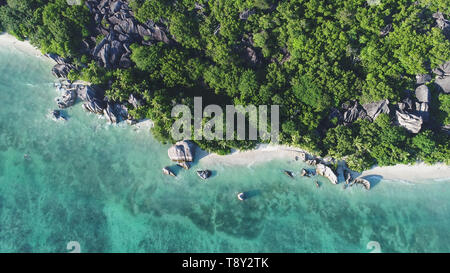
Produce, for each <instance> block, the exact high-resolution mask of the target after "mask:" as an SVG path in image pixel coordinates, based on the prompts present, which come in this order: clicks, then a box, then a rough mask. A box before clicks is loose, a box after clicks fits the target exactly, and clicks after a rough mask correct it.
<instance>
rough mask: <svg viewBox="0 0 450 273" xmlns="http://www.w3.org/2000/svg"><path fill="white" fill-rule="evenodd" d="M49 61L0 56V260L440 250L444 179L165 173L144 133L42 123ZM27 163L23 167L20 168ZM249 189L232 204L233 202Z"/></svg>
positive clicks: (270, 166) (446, 198) (255, 167)
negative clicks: (74, 253) (358, 180)
mask: <svg viewBox="0 0 450 273" xmlns="http://www.w3.org/2000/svg"><path fill="white" fill-rule="evenodd" d="M50 69H51V63H50V62H49V61H48V60H46V59H44V58H42V57H41V58H39V57H36V56H33V55H30V54H27V53H25V52H22V51H20V50H17V49H15V48H10V47H6V48H5V47H0V102H1V106H0V252H69V250H68V249H67V244H68V243H69V242H70V241H76V242H79V244H80V247H81V251H82V252H370V251H371V250H370V249H368V248H367V245H368V243H369V242H371V241H376V242H378V243H379V244H380V247H381V251H383V252H422V251H425V252H438V251H446V252H448V251H450V232H449V229H450V228H449V227H450V183H449V182H450V178H449V179H443V180H440V181H422V182H420V183H410V182H404V181H386V180H381V181H379V182H378V183H377V184H376V185H375V186H374V187H373V189H372V190H371V191H370V192H367V191H366V190H364V189H362V188H358V187H353V188H351V189H347V190H343V189H342V187H341V186H333V185H331V184H330V183H329V182H327V181H325V180H322V184H323V186H322V187H321V188H319V189H317V188H316V187H315V185H314V183H313V180H309V179H306V178H301V179H300V178H296V179H294V180H293V179H290V178H288V177H286V176H284V175H283V174H282V172H281V170H282V169H291V170H295V171H296V172H297V173H298V172H300V169H301V168H302V167H305V166H304V165H302V164H301V163H299V162H297V161H295V160H293V159H290V158H286V159H285V160H273V161H270V162H266V163H259V164H250V165H245V166H223V165H219V164H212V165H211V164H209V165H208V167H209V168H211V169H213V170H214V176H213V177H212V178H211V179H210V180H208V181H207V182H203V181H200V179H199V178H198V177H197V176H196V174H195V172H194V171H195V169H197V168H201V167H202V165H204V164H205V162H202V161H200V162H197V163H196V165H195V166H194V167H193V169H191V170H190V171H184V170H181V169H175V170H176V172H177V173H178V177H177V178H175V179H174V178H172V177H166V176H163V175H162V174H161V168H162V167H164V166H166V165H170V164H171V162H170V161H169V159H168V157H167V148H168V146H167V145H162V144H159V143H157V142H156V141H155V140H154V139H153V138H152V137H151V135H150V133H149V131H148V130H135V129H133V128H132V127H129V126H127V125H125V124H122V125H117V126H112V125H108V124H107V123H106V121H105V120H104V119H101V118H99V117H98V116H95V115H92V114H87V113H85V112H84V111H83V110H82V108H81V105H80V104H79V103H78V104H77V105H76V106H74V107H72V108H71V109H68V110H67V115H68V116H69V120H68V121H67V122H55V121H53V120H52V119H51V118H49V116H48V113H49V111H50V110H52V109H55V108H56V103H55V101H54V98H55V97H56V96H57V95H58V93H57V91H56V89H55V88H54V86H53V84H54V82H55V79H54V78H53V77H52V76H51V73H50ZM24 154H29V155H30V159H25V158H24ZM241 191H251V192H252V193H253V197H252V198H250V199H249V200H247V201H245V202H240V201H239V200H237V198H236V194H237V193H238V192H241Z"/></svg>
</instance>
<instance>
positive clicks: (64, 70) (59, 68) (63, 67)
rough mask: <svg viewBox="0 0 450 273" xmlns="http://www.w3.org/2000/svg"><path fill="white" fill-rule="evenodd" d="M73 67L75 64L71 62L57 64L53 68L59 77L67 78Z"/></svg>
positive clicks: (53, 72)
mask: <svg viewBox="0 0 450 273" xmlns="http://www.w3.org/2000/svg"><path fill="white" fill-rule="evenodd" d="M72 69H74V66H73V65H71V64H56V65H55V66H54V67H53V68H52V74H53V75H54V76H55V77H56V78H58V79H67V76H68V75H69V72H70V70H72Z"/></svg>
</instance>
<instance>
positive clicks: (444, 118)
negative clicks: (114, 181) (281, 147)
mask: <svg viewBox="0 0 450 273" xmlns="http://www.w3.org/2000/svg"><path fill="white" fill-rule="evenodd" d="M81 2H83V1H81ZM129 4H130V7H131V8H132V10H133V12H134V16H135V18H136V19H137V20H138V21H139V22H142V23H146V22H148V21H149V20H151V21H153V22H156V23H158V24H160V25H161V26H164V27H165V28H167V30H168V31H169V32H170V36H171V37H170V38H171V39H172V40H173V41H174V42H173V43H163V42H158V43H153V44H151V45H139V44H134V45H132V46H131V50H132V54H131V60H132V61H133V63H134V65H133V66H132V67H130V68H127V69H110V68H108V69H107V68H104V67H102V66H100V65H98V64H97V63H96V62H95V61H94V60H93V59H92V57H91V56H89V54H83V53H81V51H80V46H81V41H82V40H83V39H84V38H86V37H88V36H90V35H91V31H90V29H91V25H92V24H93V18H92V16H91V14H90V12H89V9H88V8H87V7H86V6H85V5H68V4H67V1H66V0H48V1H45V0H7V1H4V0H3V1H2V0H0V28H2V29H3V30H5V31H7V32H9V33H11V34H13V35H15V36H16V37H18V38H19V39H29V40H30V41H31V43H33V44H35V45H37V46H38V47H40V48H41V50H42V51H43V52H52V53H57V54H58V55H60V56H64V57H69V58H71V59H72V60H73V63H74V64H76V65H77V66H78V68H79V70H78V71H76V70H73V71H72V72H71V74H70V79H71V80H76V79H82V80H86V81H89V82H92V83H94V84H98V85H101V86H104V88H105V89H106V90H107V91H106V95H107V96H108V98H112V99H114V100H115V101H118V102H121V101H126V100H127V99H128V97H129V95H130V94H136V95H140V96H141V97H142V98H143V100H144V102H145V103H144V104H143V105H141V106H139V107H137V108H136V109H133V110H132V111H131V113H132V115H133V116H134V117H135V118H136V119H139V118H150V119H152V120H153V121H154V123H155V128H153V129H152V131H153V134H154V136H155V137H156V138H157V139H159V140H161V141H163V142H171V141H172V139H171V137H170V128H171V125H172V124H173V118H172V117H171V109H172V106H173V105H174V104H175V103H183V104H186V105H190V106H192V105H193V98H194V96H202V97H203V104H204V105H207V104H219V105H226V104H242V105H248V104H254V105H261V104H265V105H272V104H276V105H280V118H281V125H280V131H281V142H282V143H284V144H289V145H293V146H297V147H301V148H304V149H306V150H309V151H311V152H313V153H315V154H318V155H321V156H327V155H329V156H333V157H336V158H345V159H346V160H347V163H348V164H349V166H350V167H351V168H354V169H356V170H362V169H365V168H368V167H370V166H372V165H373V164H379V165H391V164H395V163H410V162H414V161H416V160H423V161H425V162H429V163H433V162H437V161H441V162H446V163H450V141H449V136H448V135H447V134H446V133H443V132H441V129H440V128H441V126H442V125H446V124H449V123H450V98H449V95H448V94H439V91H438V90H437V88H436V86H435V85H434V84H433V82H430V83H428V86H429V88H430V89H431V94H432V98H431V103H430V108H431V109H430V113H431V116H432V117H433V118H432V122H430V123H429V124H427V125H426V126H423V128H422V130H421V132H420V133H418V134H412V133H409V132H408V131H406V130H405V129H404V128H403V127H399V126H393V120H392V117H391V116H389V115H386V114H382V115H380V116H379V117H378V118H377V119H376V120H375V121H374V122H370V121H368V120H364V119H360V120H358V121H356V122H354V123H352V124H350V125H349V124H347V125H344V124H339V123H338V122H337V121H336V120H335V119H330V113H331V111H332V110H333V109H334V108H336V109H338V108H340V107H341V105H342V104H343V103H344V102H347V101H350V100H358V101H359V102H361V103H368V102H374V101H379V100H382V99H389V101H390V103H391V104H396V103H397V102H399V101H401V100H402V99H403V98H404V97H405V90H414V89H415V84H416V78H415V76H416V75H417V74H421V73H427V72H429V71H430V70H431V69H432V68H435V67H437V66H439V65H441V64H443V63H444V62H445V61H448V60H450V41H449V40H448V39H446V37H445V36H444V34H443V33H442V31H441V29H439V28H437V27H436V26H435V19H433V17H432V14H433V13H435V12H436V11H440V12H442V13H443V14H444V15H446V17H447V19H448V17H449V15H450V0H419V1H416V0H379V1H377V0H369V1H367V0H322V1H321V0H285V1H275V0H252V1H251V0H241V1H238V0H209V1H207V0H196V1H194V0H178V1H175V0H160V1H156V0H155V1H152V0H149V1H144V0H132V1H129ZM240 17H241V18H240ZM388 25H390V26H391V28H390V31H389V32H388V33H386V34H384V35H381V34H380V31H381V30H383V29H385V28H386V26H388ZM101 39H102V37H98V40H101ZM248 48H250V52H251V54H248V53H249V49H248ZM198 144H199V145H200V146H201V147H202V148H205V149H208V150H210V151H215V152H219V153H226V152H228V151H229V149H230V148H240V149H246V148H252V147H253V146H254V145H255V144H256V141H225V140H217V141H208V142H207V141H198Z"/></svg>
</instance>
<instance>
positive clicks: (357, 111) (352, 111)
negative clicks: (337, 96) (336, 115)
mask: <svg viewBox="0 0 450 273" xmlns="http://www.w3.org/2000/svg"><path fill="white" fill-rule="evenodd" d="M342 109H343V110H344V111H345V112H344V114H343V122H344V124H350V123H353V122H354V121H356V120H357V119H359V118H365V117H366V116H367V114H366V111H364V109H363V107H362V106H361V105H360V104H359V103H358V102H357V101H350V102H346V103H344V104H342Z"/></svg>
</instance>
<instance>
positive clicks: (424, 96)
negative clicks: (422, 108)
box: [416, 84, 430, 103]
mask: <svg viewBox="0 0 450 273" xmlns="http://www.w3.org/2000/svg"><path fill="white" fill-rule="evenodd" d="M416 99H417V101H418V102H426V103H429V102H430V89H428V87H427V86H426V85H424V84H423V85H421V86H419V87H417V88H416Z"/></svg>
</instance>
